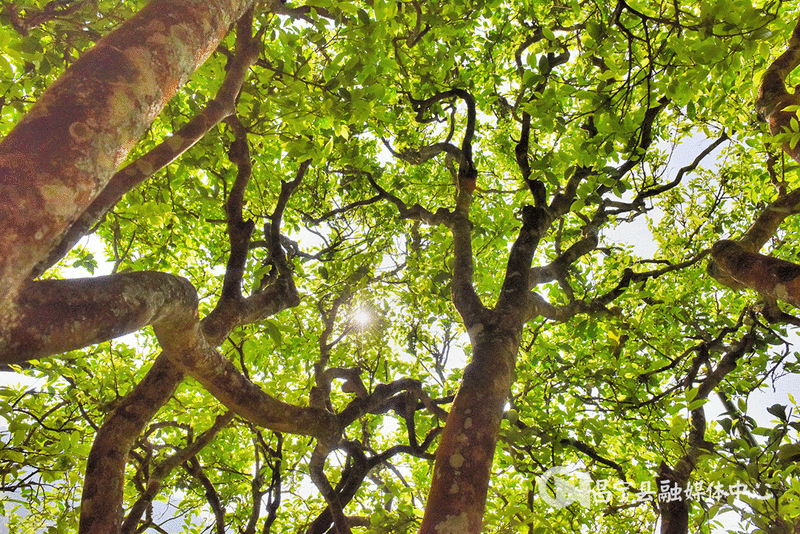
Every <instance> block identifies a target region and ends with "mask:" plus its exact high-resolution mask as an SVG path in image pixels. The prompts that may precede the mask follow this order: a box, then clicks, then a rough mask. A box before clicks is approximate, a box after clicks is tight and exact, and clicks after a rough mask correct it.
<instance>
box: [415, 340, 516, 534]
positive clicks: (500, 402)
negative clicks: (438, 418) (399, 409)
mask: <svg viewBox="0 0 800 534" xmlns="http://www.w3.org/2000/svg"><path fill="white" fill-rule="evenodd" d="M477 338H478V341H477V342H476V343H474V344H473V350H474V353H473V362H472V363H471V364H469V365H468V366H467V368H466V370H465V371H464V378H463V379H462V381H461V386H460V388H459V390H458V394H457V395H456V398H455V400H454V401H453V406H452V408H451V410H450V415H449V417H448V418H447V423H446V424H445V429H444V434H443V435H442V441H441V443H440V445H439V449H438V450H437V451H436V462H435V465H434V470H433V477H432V480H431V490H430V494H429V495H428V502H427V505H426V507H425V517H424V518H423V520H422V527H421V529H420V533H421V534H467V533H469V534H478V533H480V532H481V524H482V521H483V512H484V509H485V507H486V494H487V492H488V488H489V479H490V475H491V468H492V460H493V458H494V450H495V445H496V444H497V436H498V433H499V431H500V421H501V420H502V418H503V407H504V406H505V403H506V399H507V398H508V394H509V391H510V389H511V383H512V381H513V372H514V363H515V359H516V354H517V350H518V348H519V342H518V340H519V336H518V335H517V336H515V335H514V334H512V333H507V332H499V333H495V334H494V335H485V336H482V335H481V334H480V333H479V334H478V335H477Z"/></svg>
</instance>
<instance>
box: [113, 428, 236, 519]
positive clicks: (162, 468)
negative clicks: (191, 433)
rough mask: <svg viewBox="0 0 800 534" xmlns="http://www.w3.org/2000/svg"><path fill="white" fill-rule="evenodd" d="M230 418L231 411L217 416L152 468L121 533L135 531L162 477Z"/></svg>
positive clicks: (212, 435)
mask: <svg viewBox="0 0 800 534" xmlns="http://www.w3.org/2000/svg"><path fill="white" fill-rule="evenodd" d="M232 420H233V412H226V413H224V414H223V415H219V416H217V418H216V419H215V420H214V424H213V425H212V426H211V427H210V428H209V429H208V430H206V431H205V432H203V433H202V434H200V435H199V436H198V437H197V439H196V440H194V441H192V442H190V443H189V444H188V445H187V446H186V447H184V448H183V449H181V450H179V451H178V452H176V453H175V454H173V455H172V456H170V457H169V458H167V459H166V460H164V461H163V462H161V463H160V464H159V465H158V466H157V467H156V468H155V469H154V470H153V472H152V473H151V474H150V477H149V478H148V480H147V485H146V486H145V487H146V490H145V493H144V494H142V495H141V496H140V497H139V498H138V499H137V500H136V502H135V503H133V506H131V509H130V510H129V511H128V516H127V517H126V518H125V521H124V522H123V523H122V529H121V532H122V534H135V533H136V531H137V527H138V525H139V520H140V519H141V517H142V514H144V512H145V510H146V509H147V507H148V506H150V504H151V503H152V502H153V499H154V498H155V496H156V495H157V494H158V492H159V491H160V490H161V484H162V482H163V481H164V478H166V476H167V475H169V473H170V472H171V471H172V470H173V469H175V468H176V467H178V466H179V465H181V464H182V463H184V462H188V461H189V460H190V459H191V458H192V457H194V456H195V455H196V454H197V453H198V452H200V451H201V450H202V449H203V448H204V447H205V446H206V445H208V444H209V443H211V442H212V441H214V438H216V437H217V434H218V433H219V431H220V430H222V429H223V428H225V427H226V426H227V425H228V423H230V422H231V421H232Z"/></svg>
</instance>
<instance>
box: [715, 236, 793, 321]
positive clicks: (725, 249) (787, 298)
mask: <svg viewBox="0 0 800 534" xmlns="http://www.w3.org/2000/svg"><path fill="white" fill-rule="evenodd" d="M711 256H712V258H713V259H714V262H715V263H716V265H717V266H718V267H719V268H720V269H722V271H724V272H725V273H726V274H727V275H729V276H730V277H731V278H733V279H734V280H736V281H737V282H739V283H740V284H742V285H744V286H746V287H749V288H750V289H753V290H755V291H757V292H759V293H760V294H761V295H763V296H765V297H769V298H772V299H778V300H782V301H784V302H788V303H789V304H791V305H792V306H795V307H800V265H797V264H794V263H791V262H788V261H785V260H781V259H778V258H772V257H770V256H764V255H763V254H757V253H755V252H749V251H747V250H746V249H745V248H744V247H742V246H741V245H740V244H738V243H737V242H736V241H731V240H722V241H718V242H716V243H714V246H713V248H712V249H711Z"/></svg>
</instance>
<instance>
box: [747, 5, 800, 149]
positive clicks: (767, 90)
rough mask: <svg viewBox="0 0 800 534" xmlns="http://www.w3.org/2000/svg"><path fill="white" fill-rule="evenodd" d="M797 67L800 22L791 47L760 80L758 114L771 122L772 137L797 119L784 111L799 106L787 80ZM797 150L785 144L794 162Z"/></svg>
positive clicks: (794, 31) (792, 37) (798, 101)
mask: <svg viewBox="0 0 800 534" xmlns="http://www.w3.org/2000/svg"><path fill="white" fill-rule="evenodd" d="M797 65H800V19H798V21H797V25H796V26H795V27H794V30H793V31H792V35H791V37H790V38H789V46H788V48H787V49H786V51H785V52H784V53H783V54H781V55H780V56H779V57H778V59H776V60H775V61H773V62H772V64H771V65H770V66H769V68H767V72H766V73H764V77H763V78H762V79H761V85H760V86H759V88H758V100H756V112H757V113H758V117H759V118H760V119H761V120H764V121H767V122H768V123H769V131H770V133H772V134H773V135H776V134H779V133H783V132H784V130H785V129H787V128H790V122H791V120H792V119H793V118H795V117H796V114H795V112H794V111H791V112H789V111H784V108H785V107H787V106H791V105H797V104H798V103H800V99H799V98H798V96H797V94H796V93H789V92H788V91H787V90H786V77H787V76H788V75H789V73H791V72H792V71H793V70H794V69H795V67H797ZM798 146H800V145H797V146H795V148H794V149H792V148H791V146H790V145H789V143H788V142H787V143H784V145H783V147H782V148H783V151H784V152H786V154H788V155H789V156H790V157H791V158H793V159H794V160H798V158H800V148H798Z"/></svg>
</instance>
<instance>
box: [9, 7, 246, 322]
mask: <svg viewBox="0 0 800 534" xmlns="http://www.w3.org/2000/svg"><path fill="white" fill-rule="evenodd" d="M251 3H252V0H182V1H177V0H154V1H153V2H151V3H150V4H148V5H147V6H146V7H145V8H144V9H143V10H142V11H141V12H139V13H138V14H137V15H136V16H134V17H133V18H132V19H131V20H130V21H128V22H126V23H125V24H123V25H122V26H121V27H120V28H119V29H117V30H116V31H114V32H112V33H111V34H109V35H108V36H106V37H104V38H103V39H101V40H100V41H99V42H98V43H97V45H96V46H95V47H94V48H92V49H91V50H89V51H88V52H86V53H85V54H83V55H82V56H81V58H80V59H79V60H78V61H76V62H75V63H74V64H73V65H72V66H71V67H70V68H69V69H68V70H67V71H66V72H65V73H64V74H63V75H62V76H61V77H60V78H59V79H58V81H56V83H54V84H53V86H52V87H50V89H48V90H47V91H46V92H45V93H44V95H42V97H41V98H40V99H39V101H38V102H37V103H36V104H35V105H34V106H33V107H32V108H31V110H30V111H29V112H28V114H27V115H26V116H25V118H24V119H23V120H22V121H21V122H20V123H19V124H18V125H17V126H16V127H15V128H14V129H13V130H12V131H11V132H10V133H9V134H8V135H7V136H6V137H5V139H3V141H2V143H0V213H2V214H3V217H2V220H1V221H0V233H2V235H3V237H4V238H3V240H2V242H0V259H1V260H0V280H2V288H0V310H3V312H2V316H1V317H0V321H3V322H5V321H7V320H8V319H10V318H11V317H13V315H12V314H11V313H9V309H10V306H9V304H10V302H11V301H12V300H13V299H14V297H15V295H16V293H17V292H18V291H19V288H20V285H21V284H22V283H23V281H24V280H25V279H27V278H28V277H29V275H30V273H31V271H32V270H33V268H34V266H35V265H36V264H37V263H39V262H40V261H41V260H43V259H44V258H46V257H47V255H48V253H49V252H50V250H51V249H52V248H53V247H54V246H55V245H56V244H57V243H58V242H59V240H60V239H61V237H62V236H63V234H64V233H65V232H66V231H67V229H68V228H69V227H70V225H71V224H72V223H73V222H74V221H75V220H76V219H77V218H78V217H79V216H80V215H81V214H82V213H83V212H84V211H85V210H86V208H87V207H88V206H89V205H90V204H91V202H92V201H93V200H94V198H95V197H97V195H98V194H99V193H100V192H101V191H102V190H103V188H104V187H105V185H106V183H107V182H108V180H109V178H110V177H111V175H112V174H113V172H114V171H115V170H116V168H117V167H118V166H119V165H120V163H121V162H122V160H123V159H124V158H125V156H126V155H127V154H128V152H129V150H130V149H131V147H132V146H133V144H134V143H135V142H136V141H137V140H138V139H139V138H140V137H141V136H142V134H143V133H144V132H145V130H146V129H147V127H148V126H149V125H150V123H151V122H152V121H153V119H154V118H155V117H156V115H158V113H159V112H160V111H161V109H162V108H163V106H164V105H165V104H166V102H167V101H168V100H169V99H170V98H171V97H172V96H173V95H174V94H175V92H176V91H177V90H178V88H179V87H180V86H181V85H183V83H185V82H186V80H187V79H188V77H189V75H190V74H191V73H192V72H194V71H195V69H196V68H197V67H198V66H199V65H200V64H201V63H202V62H203V61H205V59H206V58H207V57H208V56H209V55H210V54H211V52H212V51H213V50H214V49H215V48H216V46H217V44H218V43H219V41H220V40H221V39H222V37H223V36H224V35H225V34H226V33H227V32H228V30H229V27H230V25H231V24H232V23H233V22H234V21H235V20H237V19H238V18H239V17H241V15H242V14H243V13H244V12H245V11H246V10H247V8H248V7H249V5H250V4H251Z"/></svg>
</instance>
